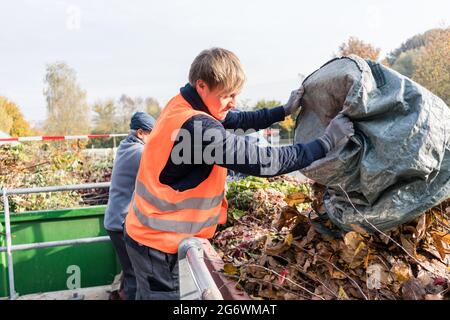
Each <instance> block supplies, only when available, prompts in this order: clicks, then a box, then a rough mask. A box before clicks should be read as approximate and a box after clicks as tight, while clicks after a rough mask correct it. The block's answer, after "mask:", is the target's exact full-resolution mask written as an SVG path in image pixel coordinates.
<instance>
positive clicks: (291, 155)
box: [160, 84, 325, 191]
mask: <svg viewBox="0 0 450 320" xmlns="http://www.w3.org/2000/svg"><path fill="white" fill-rule="evenodd" d="M180 92H181V95H182V96H183V98H184V99H185V100H186V101H187V102H188V103H189V104H190V105H191V106H192V107H193V108H194V109H196V110H200V111H204V112H206V113H208V114H209V111H208V108H207V107H206V105H205V104H204V103H203V101H202V100H201V98H200V96H199V95H198V93H197V91H196V90H195V89H194V88H193V87H192V86H191V85H189V84H187V85H186V86H185V87H183V88H181V89H180ZM284 118H285V112H284V108H283V107H277V108H273V109H261V110H257V111H249V112H243V111H237V110H236V111H235V110H231V111H229V112H228V114H227V116H226V118H225V119H224V120H223V121H221V122H220V121H218V120H215V119H213V118H211V117H208V116H206V115H195V116H193V117H192V118H190V119H188V120H187V121H186V122H185V123H184V124H183V126H182V128H181V129H182V130H185V132H189V134H190V135H191V136H194V134H195V132H196V130H197V133H199V131H201V134H203V135H206V136H208V134H209V135H211V136H213V138H211V139H210V141H208V139H202V140H201V141H198V140H196V139H189V141H188V148H190V150H189V151H190V157H188V158H189V161H186V162H187V163H174V161H173V159H172V158H171V157H170V158H169V160H168V162H167V164H166V166H165V167H164V169H163V171H162V172H161V175H160V182H161V183H163V184H167V185H169V186H171V187H172V188H173V189H175V190H178V191H184V190H187V189H191V188H194V187H196V186H198V185H199V184H200V183H201V182H202V181H204V180H205V179H206V178H207V177H208V176H209V174H210V173H211V170H212V168H213V165H215V164H217V165H219V166H222V167H225V168H227V169H230V170H233V171H237V172H240V173H244V174H249V175H254V176H268V177H269V176H277V175H281V174H285V173H289V172H292V171H295V170H299V169H301V168H304V167H306V166H308V165H310V164H311V163H312V162H314V161H315V160H317V159H320V158H322V157H324V156H325V149H324V147H323V146H322V144H321V143H320V142H319V140H314V141H312V142H310V143H307V144H295V145H292V146H282V147H271V146H269V147H261V146H258V145H256V144H255V143H254V141H253V140H252V139H251V138H249V137H248V136H245V135H239V134H234V133H232V132H229V131H228V130H227V129H234V130H235V129H241V130H243V131H247V130H249V129H253V130H261V129H265V128H267V127H269V126H270V125H272V124H273V123H276V122H279V121H283V120H284ZM183 140H184V139H183V137H182V136H180V135H179V136H178V137H177V139H176V141H175V143H174V147H173V150H174V151H175V149H176V148H177V147H180V144H182V143H186V141H184V142H183ZM211 150H215V151H212V155H213V157H212V159H204V158H203V157H202V156H201V155H200V153H202V154H204V153H205V152H206V153H211V152H208V151H211ZM217 151H222V152H221V154H219V153H218V152H217Z"/></svg>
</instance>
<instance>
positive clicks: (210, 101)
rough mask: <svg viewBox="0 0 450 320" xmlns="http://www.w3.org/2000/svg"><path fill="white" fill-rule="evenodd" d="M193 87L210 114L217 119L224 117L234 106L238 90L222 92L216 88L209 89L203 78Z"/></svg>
mask: <svg viewBox="0 0 450 320" xmlns="http://www.w3.org/2000/svg"><path fill="white" fill-rule="evenodd" d="M195 89H196V90H197V92H198V94H199V95H200V97H201V98H202V100H203V102H204V103H205V105H206V106H207V107H208V110H209V112H210V113H211V115H212V116H213V117H214V118H216V119H217V120H223V119H225V117H226V116H227V114H228V111H230V110H231V109H233V108H235V107H236V97H237V96H238V94H239V92H232V93H224V92H222V90H220V89H218V88H215V89H213V90H210V88H209V86H208V85H207V84H206V83H205V82H204V81H203V80H198V81H197V83H196V86H195Z"/></svg>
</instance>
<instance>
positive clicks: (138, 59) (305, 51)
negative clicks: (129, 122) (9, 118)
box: [0, 0, 450, 121]
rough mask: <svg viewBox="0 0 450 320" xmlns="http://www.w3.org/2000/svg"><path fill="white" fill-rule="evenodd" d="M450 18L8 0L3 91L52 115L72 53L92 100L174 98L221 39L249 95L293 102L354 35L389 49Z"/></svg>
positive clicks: (368, 5) (399, 4)
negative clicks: (52, 99)
mask: <svg viewBox="0 0 450 320" xmlns="http://www.w3.org/2000/svg"><path fill="white" fill-rule="evenodd" d="M449 25H450V1H449V0H426V1H424V0H368V1H356V0H354V1H349V0H340V1H332V0H329V1H327V0H313V1H300V0H297V1H284V0H277V1H274V0H270V1H265V0H254V1H253V0H226V1H225V0H222V1H214V0H193V1H187V0H170V1H163V0H159V1H149V0H147V1H137V0H130V1H124V0H122V1H118V0H95V1H87V0H86V1H76V0H73V1H63V0H60V1H57V0H40V1H38V0H15V1H12V0H11V1H7V0H1V2H0V95H4V96H6V97H8V98H9V99H10V100H12V101H14V102H16V103H17V104H18V105H19V107H20V108H21V110H22V112H23V113H24V114H25V117H26V118H27V119H28V120H31V121H37V120H43V119H45V117H46V105H45V100H44V96H43V94H42V92H43V86H44V84H43V78H44V75H45V66H46V64H47V63H52V62H55V61H65V62H67V63H68V64H69V65H70V66H71V67H72V68H74V69H75V70H76V72H77V77H78V82H79V84H80V85H81V87H82V88H83V89H84V90H86V91H87V96H88V101H89V102H90V103H92V102H94V101H96V100H98V99H105V98H114V99H117V98H118V97H119V96H120V95H121V94H122V93H125V94H128V95H130V96H133V97H134V96H143V97H147V96H152V97H155V98H156V99H158V100H159V101H160V103H161V104H165V103H166V102H167V101H168V99H170V98H171V97H172V96H173V95H175V94H176V93H178V89H179V88H180V87H181V86H182V85H184V84H185V83H186V82H187V74H188V70H189V66H190V63H191V62H192V60H193V59H194V57H195V56H196V55H197V54H198V53H199V52H200V51H201V50H202V49H205V48H209V47H212V46H220V47H224V48H227V49H229V50H232V51H233V52H235V53H236V54H237V55H238V57H239V58H240V59H241V61H242V63H243V65H244V69H245V71H246V73H247V77H248V81H247V83H246V86H245V88H244V90H243V91H242V93H241V95H240V96H239V99H241V100H244V99H250V100H249V101H248V102H249V103H250V104H254V103H255V102H256V101H257V100H259V99H262V98H264V99H277V100H280V101H282V102H284V101H285V100H286V99H287V98H288V97H289V93H290V91H291V90H292V89H294V88H296V87H298V86H299V84H300V82H299V80H300V78H299V74H304V75H308V74H309V73H311V72H312V71H314V70H315V69H317V68H318V67H320V66H321V65H322V64H323V63H325V62H326V61H327V60H329V59H330V58H331V57H332V55H333V53H335V52H336V51H337V49H338V46H339V45H340V44H341V43H342V42H344V41H346V40H347V39H348V38H349V37H350V36H356V37H358V38H360V39H362V40H364V41H367V42H370V43H372V44H374V45H375V46H377V47H379V48H381V49H382V56H384V55H385V54H386V53H388V52H390V51H391V50H393V49H395V48H396V47H398V46H399V45H400V44H401V43H402V42H404V41H405V40H406V39H407V38H409V37H411V36H413V35H415V34H417V33H421V32H424V31H426V30H428V29H431V28H436V27H447V26H449Z"/></svg>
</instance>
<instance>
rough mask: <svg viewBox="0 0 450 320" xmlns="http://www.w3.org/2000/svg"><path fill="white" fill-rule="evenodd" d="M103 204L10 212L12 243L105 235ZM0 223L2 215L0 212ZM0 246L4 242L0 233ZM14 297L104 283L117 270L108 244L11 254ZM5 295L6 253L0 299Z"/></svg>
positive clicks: (1, 259) (1, 258)
mask: <svg viewBox="0 0 450 320" xmlns="http://www.w3.org/2000/svg"><path fill="white" fill-rule="evenodd" d="M104 211H105V206H95V207H88V208H78V209H68V210H54V211H39V212H27V213H20V214H12V215H11V234H12V243H13V245H15V244H25V243H37V242H48V241H57V240H69V239H78V238H90V237H98V236H105V235H107V233H106V231H105V229H104V227H103V216H104ZM0 223H2V224H3V225H4V216H3V214H2V215H0ZM0 243H1V246H6V240H5V236H4V234H0ZM13 259H14V276H15V287H16V291H17V293H18V294H19V295H24V294H29V293H37V292H48V291H57V290H67V289H73V288H75V287H78V286H80V287H82V288H85V287H92V286H99V285H106V284H109V283H111V282H112V281H113V279H114V276H115V275H116V274H117V273H118V272H119V271H120V266H119V265H118V263H117V260H116V256H115V253H114V250H113V248H112V245H111V242H109V241H107V242H97V243H89V244H76V245H69V246H61V247H53V248H42V249H31V250H25V251H15V252H13ZM8 295H9V284H8V269H7V256H6V252H2V253H0V297H5V296H8Z"/></svg>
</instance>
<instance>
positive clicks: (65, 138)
mask: <svg viewBox="0 0 450 320" xmlns="http://www.w3.org/2000/svg"><path fill="white" fill-rule="evenodd" d="M127 135H128V134H126V133H112V134H90V135H83V136H37V137H11V138H0V142H15V141H18V142H24V141H49V140H78V139H84V140H86V139H97V138H113V137H126V136H127Z"/></svg>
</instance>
